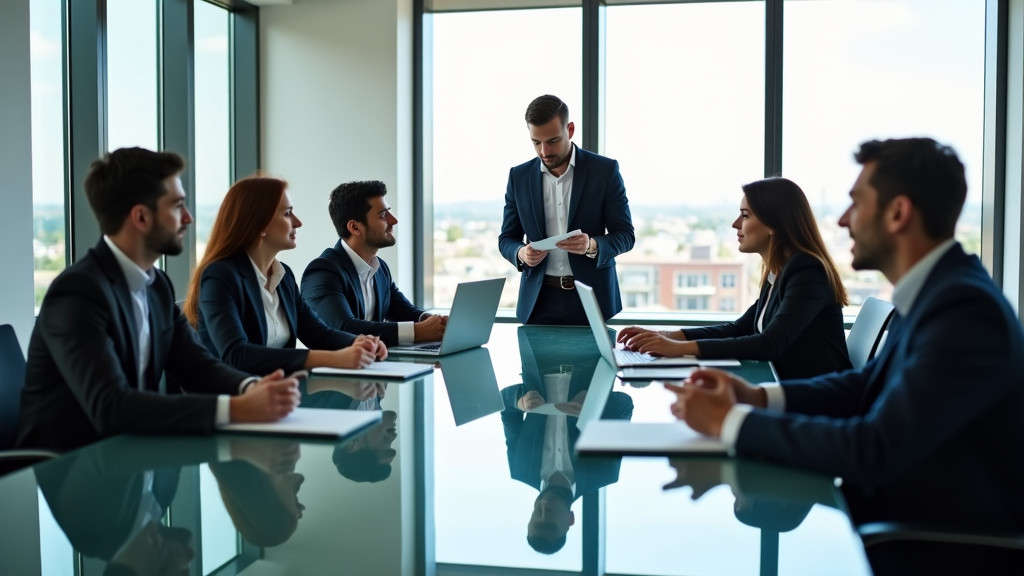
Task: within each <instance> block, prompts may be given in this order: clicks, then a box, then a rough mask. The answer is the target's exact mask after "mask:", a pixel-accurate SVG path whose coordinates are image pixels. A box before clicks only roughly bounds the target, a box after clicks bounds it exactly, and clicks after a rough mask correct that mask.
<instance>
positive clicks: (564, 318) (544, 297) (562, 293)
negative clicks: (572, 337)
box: [526, 284, 587, 326]
mask: <svg viewBox="0 0 1024 576" xmlns="http://www.w3.org/2000/svg"><path fill="white" fill-rule="evenodd" d="M526 323H527V324H553V325H556V326H586V325H587V314H586V313H585V312H584V311H583V304H582V303H581V302H580V295H579V294H577V293H576V290H562V289H561V288H559V287H557V286H551V285H549V284H542V285H541V287H540V294H538V295H537V303H536V304H535V305H534V306H533V312H532V313H530V319H529V320H527V321H526Z"/></svg>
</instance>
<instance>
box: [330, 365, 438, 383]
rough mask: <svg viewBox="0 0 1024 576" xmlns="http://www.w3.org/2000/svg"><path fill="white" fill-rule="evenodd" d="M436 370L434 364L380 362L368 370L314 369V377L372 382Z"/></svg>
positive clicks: (409, 376) (403, 378) (408, 376)
mask: <svg viewBox="0 0 1024 576" xmlns="http://www.w3.org/2000/svg"><path fill="white" fill-rule="evenodd" d="M433 369H434V365H433V364H424V363H416V362H393V361H391V360H378V361H376V362H374V363H373V364H370V365H369V366H367V367H366V368H313V375H314V376H344V377H352V378H359V379H362V380H372V379H375V378H398V379H402V380H405V379H407V378H412V377H413V376H419V375H420V374H426V373H427V372H430V371H432V370H433Z"/></svg>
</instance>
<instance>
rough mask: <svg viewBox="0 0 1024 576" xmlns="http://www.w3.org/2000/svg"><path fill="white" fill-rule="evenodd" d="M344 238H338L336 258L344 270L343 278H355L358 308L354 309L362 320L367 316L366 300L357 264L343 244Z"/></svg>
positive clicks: (335, 249)
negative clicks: (360, 283) (364, 299)
mask: <svg viewBox="0 0 1024 576" xmlns="http://www.w3.org/2000/svg"><path fill="white" fill-rule="evenodd" d="M342 242H344V240H338V244H337V245H336V246H335V247H334V252H335V253H336V254H337V257H336V258H335V260H336V261H337V263H338V267H340V268H341V269H342V271H343V273H342V274H341V277H342V278H355V279H356V280H355V286H354V289H353V290H352V291H353V292H355V294H356V309H355V310H354V313H355V316H356V318H358V319H360V320H362V319H363V318H365V317H366V302H365V301H363V287H362V286H360V285H359V273H358V272H356V265H355V264H354V263H353V262H352V257H351V256H349V254H348V251H346V250H345V247H344V246H342V245H341V243H342Z"/></svg>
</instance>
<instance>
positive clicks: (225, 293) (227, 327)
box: [197, 252, 355, 374]
mask: <svg viewBox="0 0 1024 576" xmlns="http://www.w3.org/2000/svg"><path fill="white" fill-rule="evenodd" d="M282 266H284V278H282V279H281V283H280V284H278V285H277V296H278V298H279V299H280V300H281V307H282V308H284V312H285V316H287V317H288V327H289V328H290V329H291V337H290V338H289V339H288V343H287V344H286V345H285V347H284V348H268V347H267V346H266V343H267V315H266V313H265V312H264V309H263V298H262V297H261V296H260V285H259V279H258V278H257V277H256V270H254V269H253V266H252V260H250V259H249V255H248V254H246V253H245V252H240V253H238V254H235V255H234V256H231V257H228V258H225V259H224V260H219V261H217V262H213V263H211V264H210V265H209V266H207V267H206V270H204V271H203V277H202V279H201V280H200V284H199V323H198V326H197V328H198V331H199V337H200V338H201V339H202V341H203V344H206V347H207V348H209V349H210V352H213V353H214V354H216V355H217V356H219V357H220V358H222V359H223V360H224V361H225V362H227V363H228V364H231V365H232V366H236V367H238V368H241V369H242V370H248V371H250V372H254V373H256V374H266V373H269V372H273V371H274V370H277V369H278V368H281V369H283V370H284V371H285V372H286V373H290V372H294V371H296V370H302V368H303V366H304V365H305V363H306V357H307V356H309V350H337V349H340V348H345V347H347V346H350V345H351V344H352V341H353V340H355V336H353V335H352V334H349V333H347V332H341V331H339V330H334V329H332V328H331V327H329V326H327V325H326V324H324V322H323V320H321V319H320V317H319V316H317V314H316V312H314V311H313V309H312V308H310V307H309V305H308V304H306V301H305V300H303V299H302V297H301V296H299V286H298V284H296V283H295V275H293V274H292V270H291V268H289V267H288V266H287V265H285V264H282ZM296 338H298V339H299V340H300V341H301V342H302V343H303V344H305V345H306V347H307V348H309V350H298V349H296V348H295V340H296Z"/></svg>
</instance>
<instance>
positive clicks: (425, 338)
mask: <svg viewBox="0 0 1024 576" xmlns="http://www.w3.org/2000/svg"><path fill="white" fill-rule="evenodd" d="M447 326H448V317H447V316H427V317H426V318H424V319H423V320H420V321H419V322H416V323H415V324H413V325H412V327H413V329H414V330H415V336H414V340H415V341H416V342H435V341H437V340H440V339H441V338H442V337H443V336H444V329H445V328H446V327H447Z"/></svg>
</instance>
